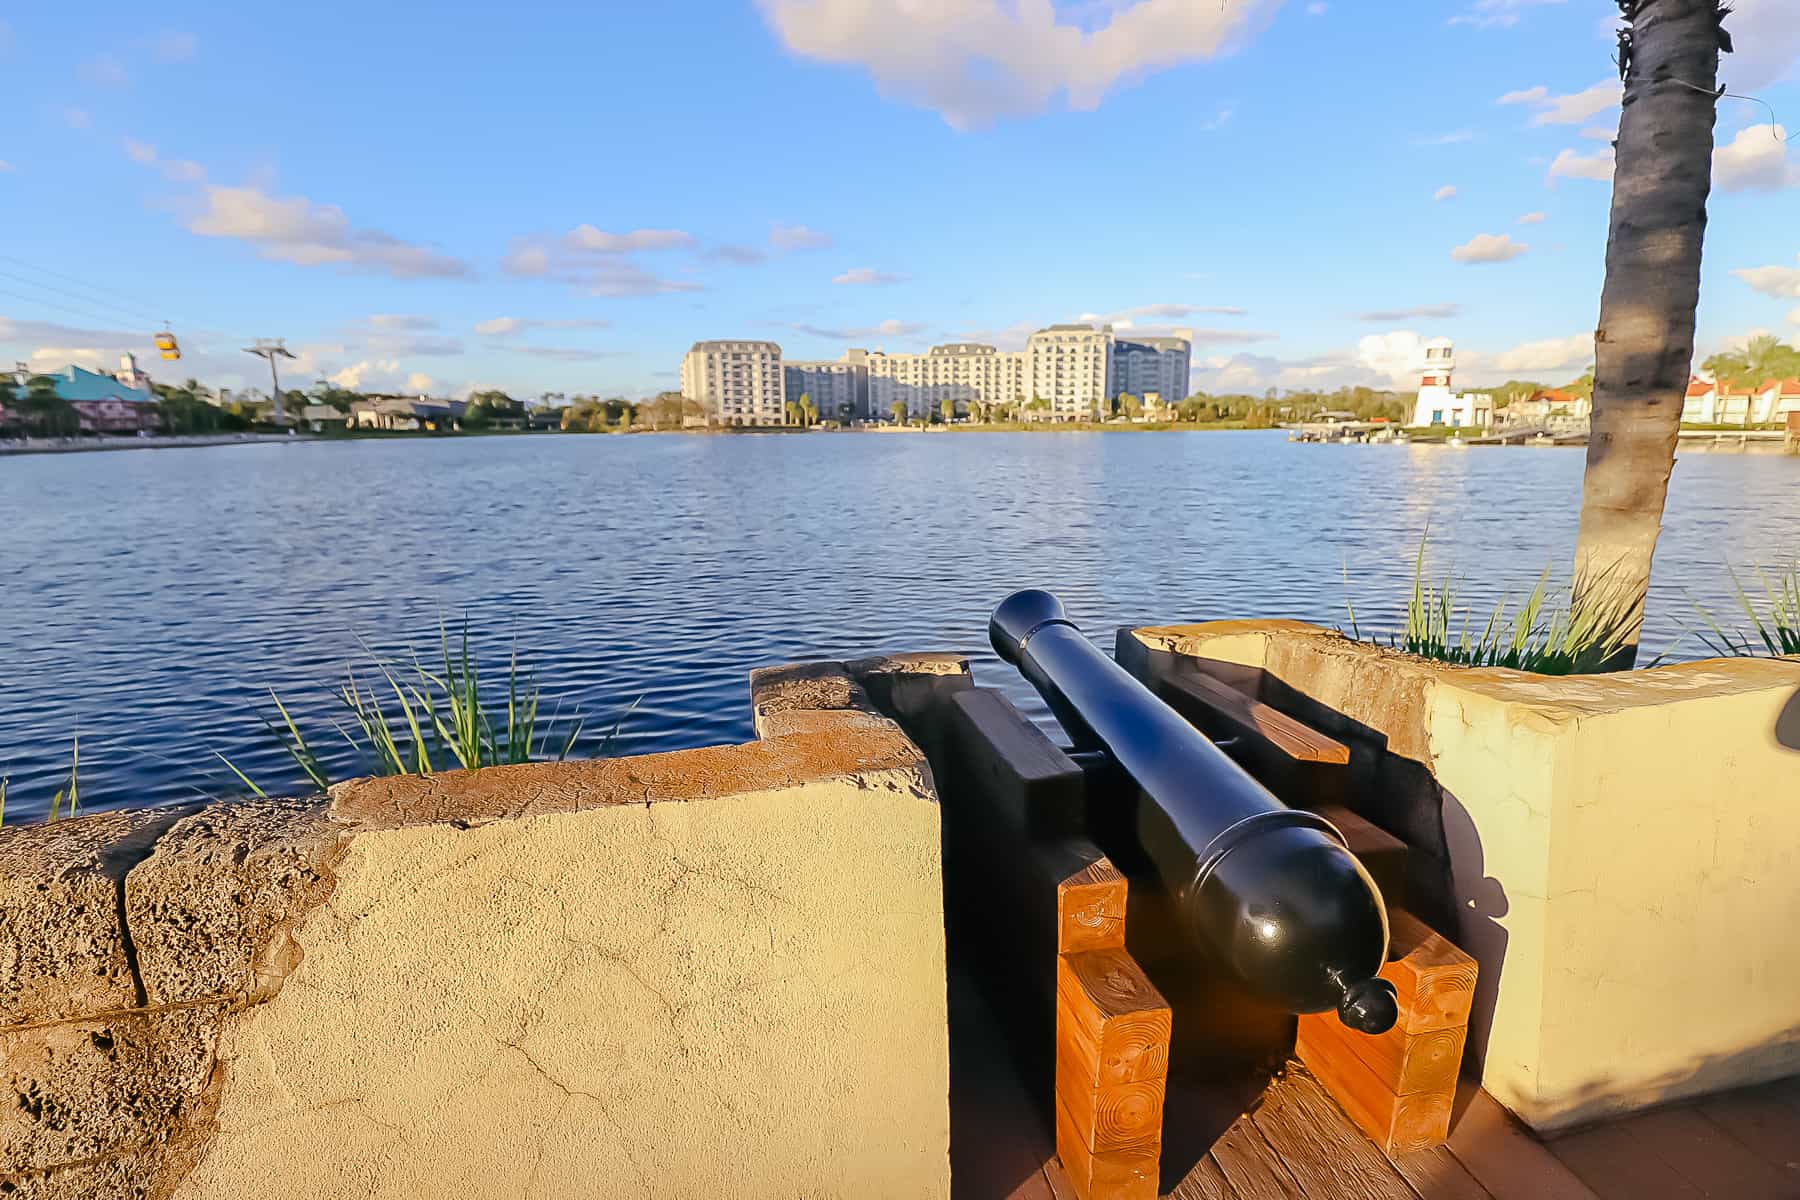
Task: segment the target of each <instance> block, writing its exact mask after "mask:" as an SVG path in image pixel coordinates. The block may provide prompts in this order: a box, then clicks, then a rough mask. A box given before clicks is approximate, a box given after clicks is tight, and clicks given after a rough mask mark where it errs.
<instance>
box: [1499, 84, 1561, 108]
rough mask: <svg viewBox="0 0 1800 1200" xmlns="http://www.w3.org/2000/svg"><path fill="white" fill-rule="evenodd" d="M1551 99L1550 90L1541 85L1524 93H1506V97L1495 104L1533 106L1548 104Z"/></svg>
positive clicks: (1527, 89) (1525, 90)
mask: <svg viewBox="0 0 1800 1200" xmlns="http://www.w3.org/2000/svg"><path fill="white" fill-rule="evenodd" d="M1549 99H1550V89H1549V88H1547V87H1545V86H1544V85H1543V84H1539V85H1538V86H1537V87H1531V88H1526V89H1524V90H1523V91H1518V92H1508V93H1506V95H1504V96H1502V97H1500V99H1498V100H1496V101H1494V103H1496V104H1533V105H1535V104H1543V103H1544V102H1546V101H1547V100H1549Z"/></svg>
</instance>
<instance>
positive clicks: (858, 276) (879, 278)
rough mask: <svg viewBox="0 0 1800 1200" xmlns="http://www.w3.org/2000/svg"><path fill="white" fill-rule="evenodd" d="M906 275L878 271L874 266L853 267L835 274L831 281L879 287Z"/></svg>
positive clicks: (895, 281) (897, 280)
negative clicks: (840, 273)
mask: <svg viewBox="0 0 1800 1200" xmlns="http://www.w3.org/2000/svg"><path fill="white" fill-rule="evenodd" d="M904 278H905V276H903V275H894V274H891V273H889V272H887V271H877V270H876V269H875V268H874V267H851V268H850V269H849V270H848V271H845V272H844V273H843V274H842V275H834V276H832V277H831V282H833V283H839V284H851V285H855V286H862V287H878V286H880V285H882V284H888V283H899V282H900V281H901V280H902V279H904Z"/></svg>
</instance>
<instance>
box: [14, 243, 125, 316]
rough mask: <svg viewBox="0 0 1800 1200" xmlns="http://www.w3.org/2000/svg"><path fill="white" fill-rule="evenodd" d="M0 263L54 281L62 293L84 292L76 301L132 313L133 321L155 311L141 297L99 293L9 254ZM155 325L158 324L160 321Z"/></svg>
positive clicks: (39, 284)
mask: <svg viewBox="0 0 1800 1200" xmlns="http://www.w3.org/2000/svg"><path fill="white" fill-rule="evenodd" d="M0 262H8V263H11V264H12V265H13V266H15V267H21V268H23V269H24V270H26V271H30V272H32V273H33V274H36V275H42V276H44V277H45V278H46V279H54V280H56V281H57V282H58V283H59V284H61V285H62V288H63V290H64V291H67V292H70V293H71V294H75V293H82V292H85V293H87V295H85V296H81V295H77V299H81V300H92V301H96V302H98V303H100V304H102V305H104V306H105V307H108V308H114V309H117V310H118V311H120V312H129V313H132V314H134V317H135V319H138V320H143V319H144V318H145V317H146V316H147V314H149V313H151V312H154V311H156V306H154V305H150V304H146V303H144V302H143V298H142V297H141V296H128V295H121V294H120V293H119V292H118V290H117V289H112V290H111V291H108V292H101V291H100V289H98V288H96V287H94V286H93V285H91V284H88V283H85V282H83V281H82V280H80V279H77V278H75V277H74V276H72V275H70V274H69V273H67V272H66V271H56V270H52V269H51V268H49V267H41V266H38V265H37V264H36V263H30V262H26V261H25V260H24V259H22V258H18V257H16V256H15V255H11V254H0ZM15 278H16V276H15ZM25 282H27V283H30V284H31V285H32V286H34V287H48V286H50V285H49V284H45V283H42V282H40V281H39V280H35V279H32V280H26V281H25ZM120 301H124V302H125V303H120ZM157 323H158V324H160V321H158V322H157Z"/></svg>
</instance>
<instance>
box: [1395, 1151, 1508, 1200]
mask: <svg viewBox="0 0 1800 1200" xmlns="http://www.w3.org/2000/svg"><path fill="white" fill-rule="evenodd" d="M1393 1163H1394V1169H1395V1170H1396V1171H1398V1172H1400V1178H1402V1179H1404V1180H1406V1182H1407V1183H1409V1184H1411V1185H1412V1190H1413V1191H1415V1192H1417V1193H1419V1195H1420V1196H1422V1197H1424V1200H1493V1193H1491V1192H1489V1191H1488V1190H1487V1189H1486V1188H1484V1187H1482V1186H1481V1184H1480V1183H1478V1182H1477V1181H1476V1179H1475V1177H1474V1176H1473V1175H1471V1174H1469V1168H1467V1167H1465V1166H1463V1165H1462V1164H1461V1163H1460V1162H1457V1161H1456V1155H1454V1154H1452V1153H1450V1148H1449V1147H1448V1146H1433V1147H1431V1149H1429V1150H1417V1151H1414V1152H1413V1153H1411V1154H1406V1155H1402V1156H1401V1157H1399V1158H1396V1159H1394V1160H1393Z"/></svg>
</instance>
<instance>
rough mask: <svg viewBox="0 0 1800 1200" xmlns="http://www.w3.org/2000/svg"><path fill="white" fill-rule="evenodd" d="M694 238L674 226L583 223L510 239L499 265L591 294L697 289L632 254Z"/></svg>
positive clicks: (690, 241) (678, 245) (677, 245)
mask: <svg viewBox="0 0 1800 1200" xmlns="http://www.w3.org/2000/svg"><path fill="white" fill-rule="evenodd" d="M694 244H695V243H694V237H693V235H692V234H689V233H685V232H683V231H682V230H679V229H634V230H632V231H630V232H628V233H607V232H605V231H603V230H600V229H596V228H595V227H594V226H592V225H586V224H583V225H577V226H576V227H575V228H574V229H571V230H570V231H569V232H568V233H566V234H564V235H563V236H562V237H560V238H555V239H553V240H545V239H542V238H523V239H520V240H518V241H516V242H514V243H513V246H512V249H511V250H509V251H508V252H507V254H506V256H505V257H504V258H502V259H501V260H500V269H501V270H503V271H505V272H506V273H507V274H509V275H519V276H524V277H527V278H544V279H555V280H558V281H560V282H562V283H567V284H570V285H571V286H574V287H577V288H580V289H582V290H583V291H585V292H587V293H588V294H589V295H591V296H655V295H660V294H663V293H668V292H698V291H703V290H704V289H703V288H702V287H701V285H700V284H698V283H695V282H693V281H691V280H685V279H665V278H663V277H661V276H658V275H656V274H655V273H653V272H651V271H649V270H646V269H645V268H644V267H643V266H641V265H640V264H639V263H638V262H637V261H636V260H635V259H633V258H632V257H631V255H632V254H634V253H638V252H655V251H663V250H678V249H686V248H689V247H692V246H693V245H694Z"/></svg>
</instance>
